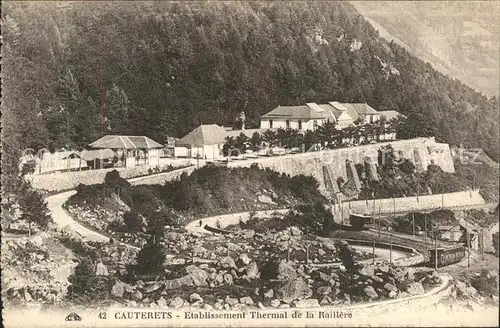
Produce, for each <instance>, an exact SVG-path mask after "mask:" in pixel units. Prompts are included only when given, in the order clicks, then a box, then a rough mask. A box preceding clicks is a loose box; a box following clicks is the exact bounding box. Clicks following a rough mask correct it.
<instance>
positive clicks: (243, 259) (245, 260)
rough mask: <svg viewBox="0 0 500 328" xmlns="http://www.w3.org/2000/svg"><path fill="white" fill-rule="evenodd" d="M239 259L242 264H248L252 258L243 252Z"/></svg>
mask: <svg viewBox="0 0 500 328" xmlns="http://www.w3.org/2000/svg"><path fill="white" fill-rule="evenodd" d="M239 261H240V262H241V263H243V265H248V264H249V263H250V262H251V261H252V259H251V258H250V257H248V255H247V254H246V253H243V254H241V255H240V257H239Z"/></svg>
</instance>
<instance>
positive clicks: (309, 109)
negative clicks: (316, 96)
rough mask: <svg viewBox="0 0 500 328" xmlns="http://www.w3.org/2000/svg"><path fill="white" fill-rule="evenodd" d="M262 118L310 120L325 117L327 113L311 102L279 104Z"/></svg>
mask: <svg viewBox="0 0 500 328" xmlns="http://www.w3.org/2000/svg"><path fill="white" fill-rule="evenodd" d="M316 106H317V105H316ZM262 118H283V119H298V120H300V119H304V120H310V119H316V118H317V119H321V118H325V113H324V112H320V111H319V110H318V109H317V108H315V106H312V103H311V104H309V105H302V106H278V107H276V108H275V109H273V110H272V111H270V112H269V113H266V114H264V115H262Z"/></svg>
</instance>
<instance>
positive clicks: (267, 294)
mask: <svg viewBox="0 0 500 328" xmlns="http://www.w3.org/2000/svg"><path fill="white" fill-rule="evenodd" d="M273 297H274V290H272V289H269V290H268V291H267V292H265V293H264V298H273Z"/></svg>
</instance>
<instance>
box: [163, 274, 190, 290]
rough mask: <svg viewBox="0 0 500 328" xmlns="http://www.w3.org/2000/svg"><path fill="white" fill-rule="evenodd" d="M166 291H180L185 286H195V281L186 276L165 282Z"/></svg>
mask: <svg viewBox="0 0 500 328" xmlns="http://www.w3.org/2000/svg"><path fill="white" fill-rule="evenodd" d="M164 284H165V289H167V290H171V289H179V288H181V287H184V286H194V283H193V279H192V278H191V276H190V275H186V276H184V277H180V278H177V279H172V280H165V282H164Z"/></svg>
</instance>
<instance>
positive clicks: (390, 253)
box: [389, 233, 392, 264]
mask: <svg viewBox="0 0 500 328" xmlns="http://www.w3.org/2000/svg"><path fill="white" fill-rule="evenodd" d="M389 263H391V264H392V233H391V234H390V235H389Z"/></svg>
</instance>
